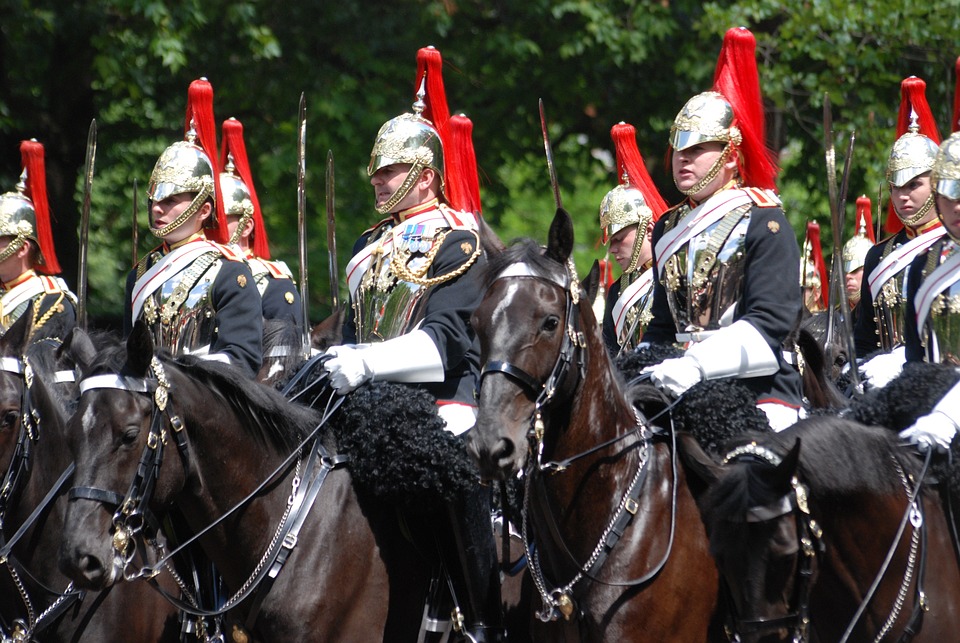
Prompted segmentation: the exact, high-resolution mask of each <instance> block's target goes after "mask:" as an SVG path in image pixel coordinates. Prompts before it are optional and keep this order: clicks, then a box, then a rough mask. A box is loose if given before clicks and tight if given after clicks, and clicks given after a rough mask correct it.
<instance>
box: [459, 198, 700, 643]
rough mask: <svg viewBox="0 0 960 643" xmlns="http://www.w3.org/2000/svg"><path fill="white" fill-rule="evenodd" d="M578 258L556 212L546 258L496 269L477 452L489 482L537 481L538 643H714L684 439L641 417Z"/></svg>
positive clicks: (565, 220) (528, 516) (533, 544)
mask: <svg viewBox="0 0 960 643" xmlns="http://www.w3.org/2000/svg"><path fill="white" fill-rule="evenodd" d="M572 248H573V226H572V222H571V221H570V217H569V215H567V214H566V212H564V211H563V210H558V212H557V216H556V217H555V218H554V221H553V224H552V225H551V227H550V233H549V244H548V246H547V248H546V251H545V252H542V251H541V250H540V248H539V247H537V246H536V245H535V244H534V243H532V242H527V243H522V244H515V245H513V246H511V247H509V248H507V249H505V250H504V251H503V252H502V253H499V254H498V253H494V254H493V255H492V256H491V257H490V276H489V279H488V282H489V284H490V285H489V288H488V290H487V292H486V295H485V296H484V298H483V301H482V302H481V303H480V305H479V306H478V307H477V309H476V311H475V312H474V315H473V327H474V328H475V329H476V332H477V335H478V337H479V338H480V345H481V357H482V361H483V363H484V364H485V366H484V370H483V375H482V385H481V387H480V412H479V417H478V420H477V426H476V428H475V429H474V431H473V433H474V436H473V439H472V442H471V446H470V448H471V450H472V451H473V452H474V454H475V455H476V456H477V458H478V459H479V463H480V468H481V472H482V473H483V474H484V475H485V476H486V477H488V478H507V477H510V476H514V475H516V473H517V472H518V471H520V470H521V469H524V468H525V475H526V485H527V488H526V500H525V503H526V507H525V511H524V515H525V520H524V525H523V531H524V534H525V538H524V540H525V542H526V544H527V550H528V555H529V558H530V560H529V561H528V562H529V565H530V573H531V575H532V578H533V581H534V585H535V586H536V591H537V593H538V594H539V600H538V601H534V603H535V605H534V607H537V606H538V605H537V604H538V603H539V610H537V614H536V616H537V618H534V619H532V622H533V631H534V639H535V640H544V641H703V640H705V639H707V638H708V631H710V630H711V622H712V616H713V613H714V608H715V604H716V597H717V574H716V569H715V566H714V563H713V560H712V559H711V558H710V555H709V553H708V545H707V538H706V533H705V532H704V527H703V524H702V522H701V520H700V516H699V513H698V510H697V506H696V503H695V502H694V498H693V495H692V493H691V490H690V488H689V487H688V486H687V483H686V478H685V473H684V471H683V469H682V468H680V467H678V464H677V459H676V455H675V454H676V452H675V450H673V449H672V448H671V443H672V441H671V436H672V433H671V432H666V433H664V432H662V431H660V430H659V429H655V428H654V427H653V426H651V424H650V423H649V422H648V421H646V420H645V419H644V417H643V416H642V415H641V414H640V413H639V412H638V411H637V410H636V409H635V407H634V405H633V404H632V403H631V401H630V400H629V399H628V396H627V391H626V390H625V386H624V385H623V383H622V381H621V379H620V377H619V376H618V375H617V374H616V372H615V370H614V368H613V365H612V363H611V361H610V358H609V356H608V355H607V352H606V350H605V348H604V346H603V342H602V340H601V338H600V333H599V330H598V328H597V323H596V320H595V318H594V316H593V312H592V310H591V308H590V306H589V305H582V303H583V302H589V301H591V300H592V297H590V296H589V295H588V294H586V293H585V292H584V290H583V289H582V288H581V285H580V284H579V283H578V282H577V281H576V279H575V274H574V272H573V269H572V266H571V264H570V253H571V250H572ZM593 276H594V277H595V275H593ZM591 289H592V288H590V289H588V290H591ZM644 388H645V389H647V391H652V388H651V387H646V386H645V387H644ZM655 396H656V397H659V396H658V395H657V394H655ZM652 408H653V407H646V408H645V410H647V411H650V410H652ZM525 465H526V467H525Z"/></svg>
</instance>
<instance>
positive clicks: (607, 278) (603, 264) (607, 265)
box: [598, 259, 614, 290]
mask: <svg viewBox="0 0 960 643" xmlns="http://www.w3.org/2000/svg"><path fill="white" fill-rule="evenodd" d="M598 261H599V263H600V283H601V284H603V287H604V288H605V289H606V290H610V286H612V285H613V282H614V278H613V264H612V263H611V261H610V260H609V259H599V260H598Z"/></svg>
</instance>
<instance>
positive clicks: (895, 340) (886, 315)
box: [873, 243, 909, 352]
mask: <svg viewBox="0 0 960 643" xmlns="http://www.w3.org/2000/svg"><path fill="white" fill-rule="evenodd" d="M894 249H895V248H894V244H893V243H889V244H888V245H887V247H886V248H884V252H883V255H882V256H881V261H882V260H883V259H884V258H885V257H886V256H887V255H888V254H889V253H890V251H891V250H894ZM908 267H909V266H904V270H901V271H900V272H898V273H896V274H895V275H894V276H893V277H891V278H890V279H888V280H887V281H886V282H885V283H884V284H883V286H882V287H881V289H880V294H879V295H877V298H876V299H875V300H874V302H873V315H874V320H875V321H876V324H877V333H878V334H879V336H880V346H881V347H882V348H883V350H884V351H887V352H889V351H892V350H893V349H894V348H896V347H897V346H902V345H903V343H904V340H903V320H904V315H906V310H907V309H906V305H905V302H906V300H905V298H904V292H903V279H904V277H905V276H906V274H907V271H906V268H908Z"/></svg>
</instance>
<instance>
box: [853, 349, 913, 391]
mask: <svg viewBox="0 0 960 643" xmlns="http://www.w3.org/2000/svg"><path fill="white" fill-rule="evenodd" d="M906 360H907V358H906V349H905V348H904V347H903V346H898V347H897V348H894V349H893V350H892V351H891V352H889V353H883V354H880V355H877V356H876V357H873V358H871V359H869V360H867V361H866V362H864V364H863V365H862V366H861V367H860V372H861V373H863V379H864V383H866V384H869V385H870V386H872V387H873V388H883V387H884V386H886V385H887V384H889V383H890V382H892V381H893V380H894V379H895V378H896V377H897V376H898V375H899V374H900V371H902V370H903V363H904V362H905V361H906Z"/></svg>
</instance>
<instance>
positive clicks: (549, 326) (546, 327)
mask: <svg viewBox="0 0 960 643" xmlns="http://www.w3.org/2000/svg"><path fill="white" fill-rule="evenodd" d="M559 326H560V318H559V317H557V316H556V315H550V316H549V317H547V318H546V319H544V320H543V324H541V326H540V328H541V330H543V331H545V332H548V333H552V332H553V331H555V330H557V328H558V327H559Z"/></svg>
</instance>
